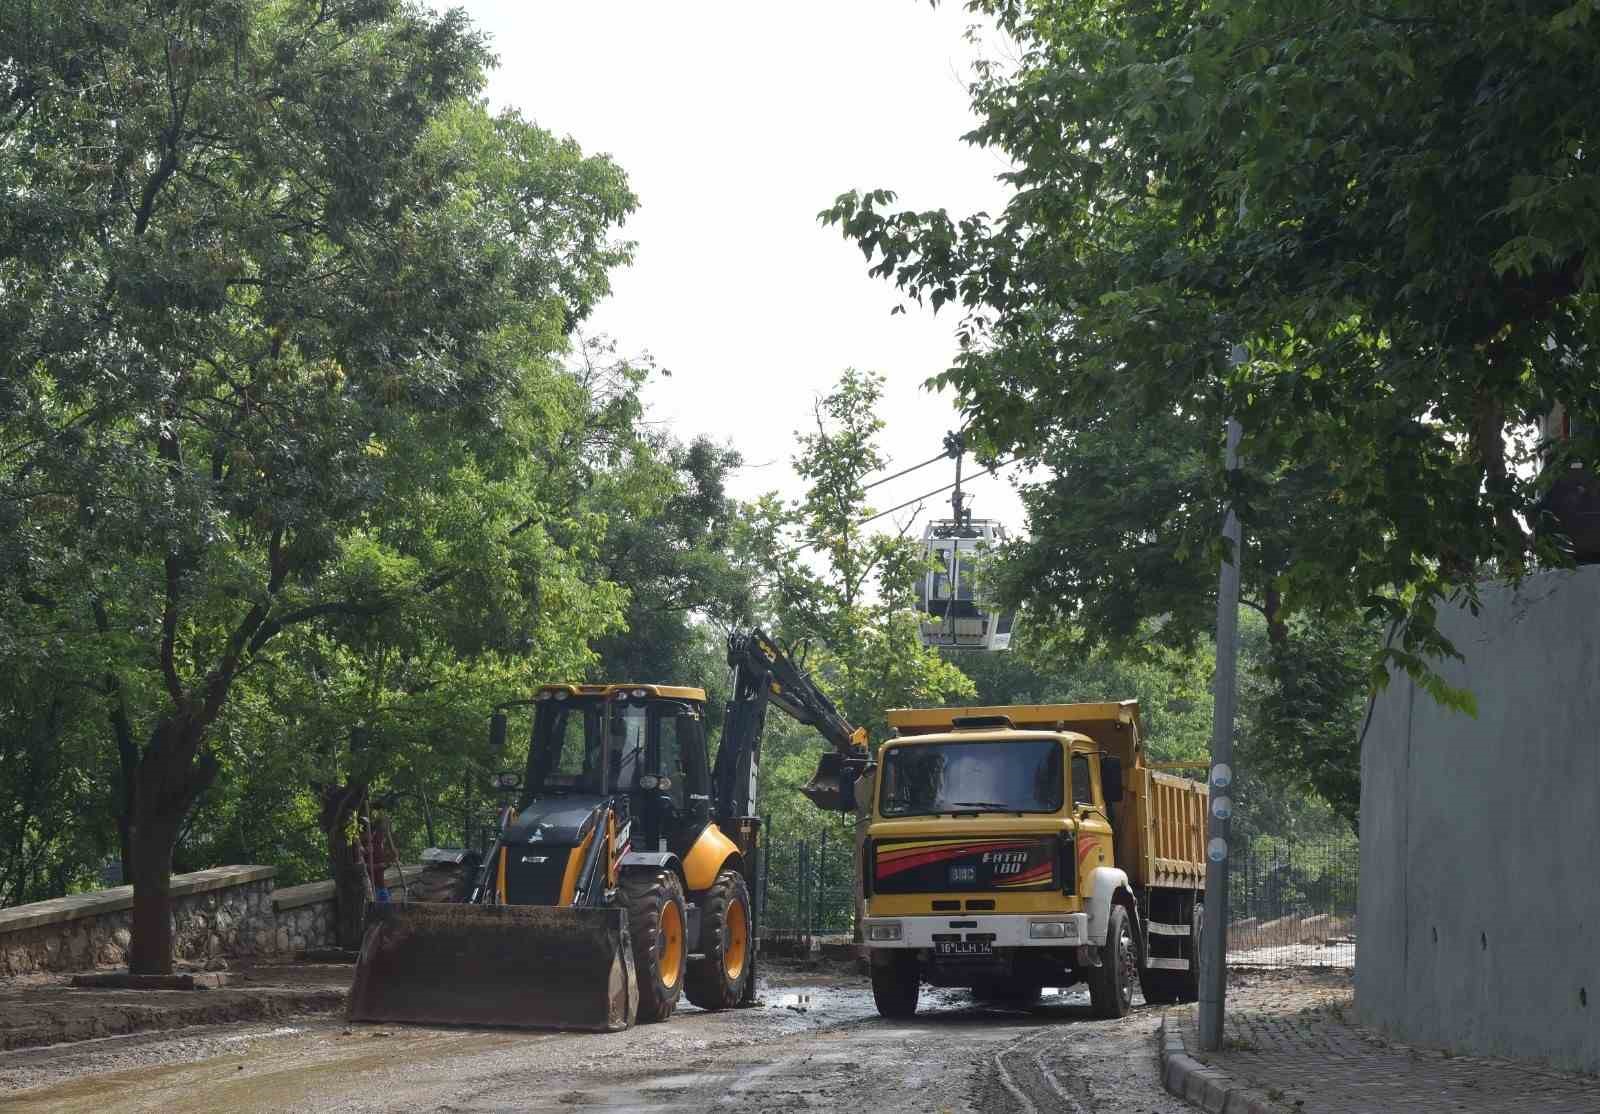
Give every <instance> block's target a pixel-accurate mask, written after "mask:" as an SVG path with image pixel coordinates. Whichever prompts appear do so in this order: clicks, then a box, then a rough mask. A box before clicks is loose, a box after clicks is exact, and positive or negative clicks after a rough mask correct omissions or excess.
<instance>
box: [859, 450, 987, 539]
mask: <svg viewBox="0 0 1600 1114" xmlns="http://www.w3.org/2000/svg"><path fill="white" fill-rule="evenodd" d="M941 459H942V458H941ZM930 463H931V461H930ZM1015 463H1016V458H1015V457H1013V458H1012V459H1010V460H1000V461H996V462H995V463H993V464H991V465H989V467H987V468H985V469H984V470H983V472H984V475H986V476H992V475H994V474H995V472H996V470H998V469H1001V468H1004V467H1005V466H1006V465H1008V464H1015ZM918 467H921V466H920V465H919V466H918ZM961 482H963V481H961V480H956V481H955V482H953V483H947V484H945V485H944V486H943V487H936V488H934V489H933V490H932V491H929V492H927V493H925V494H922V495H919V496H917V497H916V498H915V499H907V500H906V501H905V502H904V503H901V504H900V505H899V506H897V507H890V508H889V509H888V510H886V511H879V512H878V513H877V514H875V515H872V516H870V517H868V518H863V519H860V520H859V521H857V522H856V523H855V525H857V526H865V525H866V524H867V523H869V522H876V521H877V520H878V519H880V518H883V517H884V516H885V515H891V514H894V512H895V511H903V510H905V509H906V508H907V507H909V506H912V505H913V504H916V503H920V502H922V501H923V500H924V499H931V498H933V497H934V496H935V495H942V494H944V493H945V492H946V491H949V490H950V489H951V488H952V487H955V486H956V484H958V483H961Z"/></svg>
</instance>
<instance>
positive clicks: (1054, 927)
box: [1028, 921, 1067, 940]
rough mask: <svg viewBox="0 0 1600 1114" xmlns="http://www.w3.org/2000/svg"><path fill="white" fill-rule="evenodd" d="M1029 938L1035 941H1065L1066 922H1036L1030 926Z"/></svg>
mask: <svg viewBox="0 0 1600 1114" xmlns="http://www.w3.org/2000/svg"><path fill="white" fill-rule="evenodd" d="M1028 936H1029V937H1030V938H1032V939H1034V940H1064V939H1066V936H1067V922H1066V921H1034V922H1033V923H1032V924H1030V925H1029V926H1028Z"/></svg>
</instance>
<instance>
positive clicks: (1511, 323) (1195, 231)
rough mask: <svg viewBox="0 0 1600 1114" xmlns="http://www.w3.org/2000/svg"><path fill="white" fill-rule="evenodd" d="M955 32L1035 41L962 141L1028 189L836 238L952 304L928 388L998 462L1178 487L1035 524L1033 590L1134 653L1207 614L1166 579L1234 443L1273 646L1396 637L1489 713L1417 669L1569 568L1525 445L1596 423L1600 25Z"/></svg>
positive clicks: (1138, 23) (1394, 654)
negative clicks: (1451, 624) (1239, 348)
mask: <svg viewBox="0 0 1600 1114" xmlns="http://www.w3.org/2000/svg"><path fill="white" fill-rule="evenodd" d="M969 7H970V8H971V9H972V10H973V11H975V12H979V13H982V14H985V15H988V16H991V17H993V18H994V19H995V21H996V22H997V23H998V25H999V27H1000V28H1001V29H1002V30H1003V31H1004V32H1005V33H1006V34H1007V35H1008V36H1009V37H1010V38H1011V39H1012V40H1014V42H1015V43H1016V46H1017V53H1016V56H1015V58H1014V60H1012V61H1008V62H1003V63H1002V62H994V63H988V64H984V65H982V66H980V67H979V70H978V72H977V75H976V80H975V81H974V83H973V85H972V102H973V106H974V109H975V111H976V113H977V115H978V117H979V120H980V123H979V126H978V128H977V129H976V130H975V131H974V132H973V133H972V134H971V135H970V136H969V137H968V139H969V140H970V141H972V142H974V143H978V144H982V145H986V146H991V147H993V148H994V149H995V150H996V151H997V152H998V153H1000V154H1001V155H1003V156H1004V157H1005V158H1006V159H1007V160H1009V162H1010V163H1011V166H1012V169H1011V170H1010V171H1008V172H1007V173H1006V174H1005V175H1004V178H1005V180H1006V181H1008V182H1009V183H1010V184H1011V185H1013V186H1014V187H1015V190H1016V192H1015V195H1014V197H1013V198H1012V200H1011V201H1010V203H1009V204H1008V205H1007V207H1006V209H1005V211H1004V212H1003V213H1001V214H1000V215H999V216H997V217H993V218H991V217H989V216H986V215H984V214H976V215H973V216H970V217H965V218H962V219H960V220H952V219H951V218H950V217H949V216H948V215H947V214H946V213H945V212H943V211H940V210H935V211H930V212H920V213H919V212H894V211H891V209H890V207H891V206H892V203H893V194H891V193H889V192H888V191H885V190H876V191H871V192H867V193H849V194H846V195H844V196H842V197H841V198H840V199H839V200H838V202H837V203H836V204H835V205H834V206H833V207H832V208H831V209H830V210H829V211H828V212H827V213H825V214H824V216H825V219H827V220H829V221H831V222H834V223H836V224H838V225H839V226H840V227H841V228H842V230H843V231H844V233H845V235H846V236H847V237H849V238H851V239H853V240H855V241H856V242H857V243H858V244H859V245H860V246H861V248H862V250H863V251H864V252H865V253H866V254H867V255H868V257H869V258H871V259H873V261H874V262H873V268H872V269H873V272H874V273H876V274H879V275H882V276H885V277H888V278H891V279H892V280H893V281H895V282H896V283H897V284H898V285H899V286H900V287H901V288H902V289H904V290H905V291H907V292H908V293H909V294H910V295H912V296H914V297H916V298H918V299H919V300H925V301H927V302H928V303H930V304H931V305H932V306H934V307H935V308H936V309H937V308H939V307H940V306H943V305H946V304H953V305H958V306H960V307H961V312H962V320H961V324H960V328H959V335H960V338H961V340H962V342H963V349H962V352H961V355H960V357H959V358H958V359H957V361H956V362H955V365H954V366H953V367H952V368H951V369H950V370H949V371H948V372H947V373H946V374H945V375H943V376H941V377H940V378H941V381H943V382H945V383H947V384H949V385H951V386H953V387H954V388H955V389H956V391H957V393H958V395H959V397H960V399H961V400H962V404H963V405H964V407H965V408H966V409H967V410H968V411H969V412H970V413H971V415H972V417H973V420H974V425H975V433H976V435H977V436H979V437H985V438H987V439H988V441H989V447H990V448H991V449H992V450H994V451H1012V452H1017V453H1019V454H1021V455H1023V456H1024V457H1026V458H1028V459H1030V460H1032V461H1034V462H1036V463H1040V464H1043V465H1046V466H1047V467H1059V468H1064V471H1065V472H1067V473H1070V472H1071V471H1073V470H1074V469H1077V470H1088V471H1090V472H1098V473H1099V474H1100V475H1101V476H1102V477H1103V478H1105V479H1108V480H1109V479H1110V478H1111V476H1112V475H1113V474H1114V473H1115V472H1116V471H1118V470H1119V469H1120V467H1121V465H1120V460H1121V459H1122V458H1123V457H1126V456H1131V457H1132V458H1134V460H1133V465H1135V466H1137V465H1139V463H1140V462H1139V461H1138V458H1139V457H1140V456H1141V455H1144V456H1145V457H1147V458H1148V457H1151V456H1155V457H1163V456H1169V457H1172V458H1173V459H1165V460H1149V459H1146V460H1145V461H1144V464H1147V465H1153V466H1154V468H1155V469H1156V471H1155V472H1154V473H1153V474H1146V475H1144V476H1143V477H1142V482H1141V483H1139V484H1137V485H1135V486H1134V488H1133V489H1132V491H1131V502H1132V503H1133V504H1134V505H1133V507H1130V508H1127V510H1128V511H1130V512H1134V513H1131V514H1124V513H1122V511H1123V508H1119V507H1118V506H1117V505H1116V504H1117V503H1118V501H1119V499H1120V496H1121V492H1120V491H1119V490H1118V489H1117V488H1116V487H1114V486H1113V485H1110V484H1107V486H1105V487H1104V488H1102V489H1099V490H1098V491H1097V490H1096V489H1095V488H1094V487H1093V485H1090V486H1089V487H1088V489H1087V490H1086V488H1085V486H1084V485H1082V484H1079V483H1075V482H1069V483H1068V484H1067V485H1066V487H1065V488H1064V489H1063V490H1064V493H1065V494H1066V495H1070V496H1073V497H1078V498H1079V499H1080V501H1079V502H1077V503H1075V504H1073V505H1072V507H1071V511H1072V515H1071V516H1067V515H1056V516H1054V517H1050V518H1048V519H1047V520H1046V519H1044V516H1040V517H1036V518H1035V525H1037V526H1040V527H1042V529H1041V536H1042V535H1043V534H1044V533H1045V532H1046V530H1047V529H1049V528H1053V527H1055V526H1057V525H1059V524H1060V523H1061V522H1062V521H1063V519H1066V520H1067V521H1068V522H1069V525H1068V526H1067V527H1066V528H1065V532H1066V536H1063V537H1052V538H1050V539H1049V541H1050V544H1042V545H1040V546H1038V547H1036V549H1035V552H1034V566H1033V568H1032V570H1031V571H1032V572H1034V573H1044V572H1045V571H1046V570H1048V571H1049V572H1050V573H1053V574H1054V575H1053V578H1040V580H1039V582H1040V583H1044V584H1046V585H1047V586H1048V587H1047V590H1048V591H1049V592H1051V593H1052V594H1055V595H1057V596H1058V597H1059V598H1063V599H1067V600H1072V599H1074V596H1073V594H1072V593H1073V591H1074V589H1076V588H1078V587H1080V586H1083V585H1085V584H1087V587H1088V593H1087V594H1088V595H1089V596H1090V597H1092V598H1093V599H1095V600H1098V601H1100V602H1101V603H1104V604H1105V605H1106V606H1104V607H1099V608H1098V610H1099V614H1100V615H1101V616H1104V615H1105V614H1107V613H1109V612H1112V611H1114V610H1116V609H1118V608H1120V617H1121V619H1122V626H1123V627H1124V628H1131V627H1132V626H1134V625H1136V624H1137V622H1139V621H1140V620H1143V619H1148V618H1152V617H1155V616H1157V615H1163V614H1169V613H1170V614H1173V615H1177V616H1180V617H1181V616H1183V615H1185V614H1190V613H1201V612H1203V611H1204V610H1205V609H1206V606H1207V605H1206V604H1205V602H1204V601H1205V597H1204V593H1201V592H1197V591H1192V588H1193V585H1191V584H1188V583H1184V578H1183V577H1169V576H1168V575H1166V573H1167V571H1168V567H1167V564H1166V560H1165V559H1166V558H1167V557H1176V558H1178V559H1179V560H1180V562H1182V561H1184V560H1185V559H1186V558H1192V559H1195V560H1200V561H1201V565H1204V564H1207V563H1209V564H1211V566H1212V567H1213V568H1214V558H1215V556H1216V546H1215V544H1213V543H1211V542H1210V541H1209V539H1210V538H1212V537H1214V536H1215V534H1216V526H1217V523H1218V521H1219V519H1220V511H1219V505H1220V498H1219V497H1220V495H1221V494H1222V492H1223V482H1222V477H1221V474H1220V473H1221V469H1220V440H1221V438H1220V431H1221V429H1222V424H1223V419H1224V417H1226V416H1227V415H1230V414H1233V415H1237V416H1238V417H1240V418H1241V419H1242V421H1243V424H1244V427H1245V430H1246V435H1245V441H1244V446H1243V449H1244V457H1245V460H1246V462H1247V471H1246V474H1245V475H1244V476H1243V477H1242V478H1241V480H1240V481H1239V483H1238V484H1236V485H1235V487H1234V488H1233V490H1232V491H1230V492H1229V494H1230V495H1231V496H1232V497H1233V498H1234V499H1235V500H1236V502H1237V503H1238V505H1239V508H1240V513H1241V517H1242V519H1243V521H1244V525H1245V534H1246V537H1247V538H1265V539H1270V540H1271V541H1272V543H1273V546H1274V549H1275V552H1273V553H1272V554H1271V555H1270V560H1269V559H1266V558H1263V559H1262V561H1261V562H1260V564H1259V565H1258V566H1257V568H1258V570H1259V573H1258V594H1257V599H1258V601H1262V602H1263V603H1264V602H1265V601H1264V600H1263V599H1262V595H1263V593H1264V591H1265V589H1266V588H1268V587H1270V588H1271V589H1272V591H1274V592H1276V593H1278V595H1279V604H1280V607H1279V610H1278V613H1277V615H1275V616H1269V622H1271V623H1274V624H1279V623H1285V624H1286V623H1287V621H1288V617H1289V616H1290V615H1295V614H1301V615H1307V616H1313V617H1318V618H1319V619H1320V618H1321V617H1323V616H1327V617H1329V618H1330V619H1331V621H1333V622H1336V623H1339V624H1348V623H1350V622H1352V621H1354V620H1355V619H1356V617H1358V616H1365V617H1366V618H1367V620H1368V621H1371V622H1374V623H1379V624H1384V625H1385V626H1387V627H1388V628H1389V629H1390V630H1391V631H1392V632H1393V636H1392V637H1391V638H1389V639H1388V640H1387V641H1384V640H1382V639H1377V640H1374V641H1373V643H1372V646H1373V650H1372V658H1371V659H1369V660H1371V661H1375V662H1376V665H1375V667H1374V668H1373V670H1372V674H1373V676H1374V679H1375V680H1376V681H1377V682H1378V683H1380V684H1381V683H1382V681H1383V679H1384V678H1385V677H1386V676H1387V670H1388V668H1389V667H1399V668H1403V669H1406V670H1407V671H1409V672H1411V673H1412V674H1413V675H1414V676H1418V677H1419V678H1420V679H1422V680H1424V681H1425V682H1426V683H1428V684H1430V686H1431V688H1432V691H1433V692H1434V695H1435V696H1436V697H1439V698H1441V699H1444V700H1446V701H1447V702H1453V703H1456V704H1458V705H1460V706H1464V707H1470V706H1471V701H1470V697H1469V696H1467V695H1466V694H1461V693H1454V692H1452V691H1450V690H1449V689H1447V688H1446V687H1445V686H1443V685H1442V683H1440V682H1439V681H1438V680H1437V678H1436V677H1435V676H1434V675H1433V674H1432V673H1431V671H1430V670H1429V669H1428V665H1427V660H1428V658H1429V656H1431V655H1437V654H1448V653H1451V652H1452V651H1453V648H1452V647H1451V646H1449V644H1448V643H1447V642H1446V641H1445V640H1443V639H1442V638H1441V637H1440V636H1439V634H1438V632H1437V628H1436V624H1435V622H1434V617H1435V615H1436V613H1437V610H1438V608H1439V607H1441V606H1444V605H1446V603H1447V602H1448V601H1451V600H1459V599H1465V600H1467V601H1469V602H1470V601H1471V599H1472V596H1473V592H1474V583H1475V578H1476V577H1478V576H1481V575H1483V573H1484V572H1486V571H1492V570H1498V571H1500V572H1504V573H1510V574H1513V575H1515V574H1517V573H1519V572H1520V571H1521V570H1522V569H1523V568H1525V567H1526V565H1527V563H1528V561H1529V560H1530V558H1531V557H1535V556H1536V557H1537V558H1538V559H1540V560H1545V561H1559V560H1560V559H1561V556H1560V554H1559V553H1558V552H1557V548H1558V547H1557V546H1556V545H1555V544H1554V542H1553V540H1552V539H1549V538H1545V539H1544V540H1540V539H1539V538H1537V537H1536V536H1535V534H1534V533H1533V532H1531V531H1530V529H1529V526H1530V524H1538V522H1539V510H1538V501H1539V498H1540V496H1541V493H1542V491H1543V489H1544V485H1545V484H1546V483H1547V482H1548V481H1547V479H1545V478H1542V477H1541V478H1536V477H1535V475H1534V470H1533V467H1532V465H1533V464H1534V462H1535V452H1536V449H1535V446H1534V445H1533V444H1532V442H1533V440H1534V438H1533V435H1532V432H1531V431H1532V427H1533V424H1534V423H1535V422H1536V421H1537V420H1538V419H1539V418H1540V417H1541V416H1542V415H1543V414H1544V413H1546V412H1547V411H1548V410H1549V408H1550V407H1551V405H1552V404H1553V403H1557V402H1559V403H1561V404H1562V405H1563V406H1565V407H1567V408H1568V410H1569V411H1570V412H1571V413H1573V414H1574V415H1577V416H1579V417H1580V419H1582V420H1585V421H1589V422H1592V421H1593V419H1594V417H1595V411H1596V407H1597V405H1600V392H1597V391H1596V390H1595V389H1594V388H1595V377H1594V370H1593V367H1594V362H1593V355H1592V346H1593V344H1594V340H1595V335H1596V330H1597V327H1600V318H1597V316H1596V314H1595V312H1594V311H1595V307H1596V305H1597V302H1596V298H1595V296H1594V293H1593V280H1592V277H1591V276H1592V275H1593V274H1594V269H1593V268H1590V267H1587V266H1586V263H1587V259H1588V255H1587V253H1588V249H1589V247H1590V246H1591V245H1592V244H1593V243H1594V241H1595V238H1596V236H1597V235H1600V213H1597V211H1596V209H1595V208H1594V207H1593V206H1592V205H1589V204H1588V202H1587V201H1586V200H1584V199H1586V198H1588V197H1589V196H1590V194H1591V193H1592V192H1593V190H1594V188H1595V182H1596V176H1595V172H1594V170H1593V167H1592V166H1591V165H1590V163H1591V161H1592V160H1589V159H1587V158H1585V157H1584V152H1585V151H1587V150H1588V149H1589V148H1590V147H1592V146H1593V142H1592V136H1591V134H1590V133H1591V131H1592V121H1591V114H1590V113H1589V112H1588V111H1587V108H1586V107H1585V106H1587V105H1588V104H1589V103H1590V101H1591V100H1592V99H1593V97H1594V95H1595V94H1596V92H1597V91H1600V89H1597V83H1600V77H1597V76H1596V71H1595V69H1594V67H1593V66H1592V65H1591V64H1590V63H1591V61H1592V59H1593V58H1594V56H1595V52H1596V47H1597V45H1600V43H1597V39H1596V35H1597V34H1600V23H1597V22H1596V21H1594V20H1593V19H1591V18H1590V17H1591V15H1592V14H1593V11H1592V5H1590V4H1588V3H1586V2H1585V3H1570V2H1565V0H1551V2H1548V3H1536V4H1532V5H1521V6H1517V7H1513V8H1506V7H1496V6H1484V5H1478V4H1467V3H1459V2H1450V3H1442V4H1441V3H1426V4H1424V3H1421V2H1410V0H1402V2H1398V3H1390V4H1387V5H1383V6H1381V7H1373V6H1371V5H1358V4H1352V3H1336V4H1328V5H1322V6H1320V7H1318V8H1316V10H1314V11H1309V10H1305V9H1303V8H1301V7H1295V6H1292V5H1287V6H1286V5H1273V4H1266V3H1261V2H1259V0H1224V2H1221V3H1213V2H1207V3H1204V4H1154V3H1149V2H1147V0H1102V2H1097V3H1091V4H1084V3H1077V2H1071V3H1069V2H1067V0H1038V2H1031V3H1027V4H1022V3H1015V2H1011V0H976V2H974V3H971V4H969ZM1530 121H1538V124H1537V126H1531V125H1530ZM1233 344H1242V345H1244V346H1245V348H1246V349H1247V352H1248V359H1247V360H1246V361H1245V362H1244V363H1242V364H1241V365H1239V366H1237V367H1234V368H1230V367H1229V366H1228V365H1227V362H1226V354H1227V352H1228V350H1229V347H1230V346H1231V345H1233ZM1175 425H1177V426H1183V427H1185V428H1186V429H1187V431H1188V432H1187V433H1186V434H1185V435H1183V436H1180V437H1177V438H1175V439H1172V440H1170V441H1169V440H1166V439H1164V438H1163V431H1165V430H1168V429H1169V428H1171V427H1173V426H1175ZM1591 428H1592V426H1591ZM1119 434H1120V435H1121V436H1120V437H1119V436H1118V435H1119ZM1594 449H1595V446H1594V445H1593V444H1592V443H1589V444H1581V443H1574V444H1572V445H1570V446H1567V447H1565V448H1562V449H1561V450H1560V451H1559V452H1575V453H1583V454H1588V455H1590V456H1592V455H1593V452H1594ZM1559 452H1558V453H1557V456H1558V457H1559ZM1095 453H1100V454H1110V456H1109V457H1105V458H1103V459H1102V460H1100V461H1099V462H1096V461H1094V460H1092V459H1090V458H1091V457H1092V455H1093V454H1095ZM1069 457H1070V458H1071V462H1070V464H1067V463H1065V458H1069ZM1085 495H1088V496H1091V497H1093V498H1090V499H1084V498H1083V497H1084V496H1085ZM1286 509H1288V510H1291V511H1292V512H1293V513H1294V515H1295V519H1294V522H1293V523H1292V527H1293V528H1292V529H1285V527H1286V526H1289V525H1291V524H1290V523H1289V522H1288V520H1286V519H1285V518H1283V517H1282V516H1283V514H1284V512H1285V510H1286ZM1130 517H1132V518H1134V521H1133V522H1132V523H1131V526H1129V525H1128V520H1129V518H1130ZM1078 521H1087V522H1089V523H1092V524H1094V526H1095V528H1096V529H1101V528H1104V527H1107V526H1114V525H1124V527H1125V528H1126V529H1130V530H1131V532H1129V533H1128V534H1126V535H1125V536H1126V537H1127V538H1128V539H1129V540H1130V542H1131V544H1128V545H1125V546H1123V547H1121V548H1120V550H1118V551H1117V552H1115V553H1114V554H1113V556H1114V557H1115V560H1108V561H1100V562H1096V561H1093V560H1090V561H1089V562H1087V567H1088V568H1089V569H1091V570H1094V571H1096V572H1099V573H1103V574H1114V575H1115V576H1116V578H1117V579H1116V583H1115V584H1110V583H1106V582H1094V581H1093V578H1091V577H1086V576H1084V575H1082V572H1083V569H1082V568H1080V567H1079V565H1080V563H1081V557H1080V553H1081V551H1079V550H1075V549H1073V548H1071V545H1070V543H1071V541H1073V540H1076V539H1075V537H1074V535H1075V534H1077V533H1079V532H1080V531H1078V529H1077V527H1076V522H1078ZM1097 548H1102V549H1103V546H1100V547H1097ZM1202 558H1204V560H1201V559H1202ZM1119 595H1120V597H1121V598H1120V599H1117V598H1115V597H1117V596H1119ZM1087 606H1089V607H1090V608H1091V609H1093V608H1095V607H1096V606H1097V605H1096V604H1093V603H1091V604H1089V605H1087ZM1084 625H1085V627H1088V626H1089V624H1087V623H1086V624H1084ZM1282 629H1284V630H1286V629H1287V628H1286V627H1285V628H1282Z"/></svg>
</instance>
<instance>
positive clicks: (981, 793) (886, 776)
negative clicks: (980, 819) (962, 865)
mask: <svg viewBox="0 0 1600 1114" xmlns="http://www.w3.org/2000/svg"><path fill="white" fill-rule="evenodd" d="M1061 797H1062V775H1061V744H1060V743H1059V742H1057V741H1056V740H1054V739H1027V740H1017V741H1000V742H971V743H913V744H903V745H901V746H895V747H889V748H888V750H887V751H886V752H885V756H884V760H883V788H882V791H881V792H880V794H879V797H878V811H879V813H880V814H881V815H883V816H927V815H932V814H934V813H940V812H1056V811H1058V810H1059V809H1060V808H1061Z"/></svg>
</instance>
